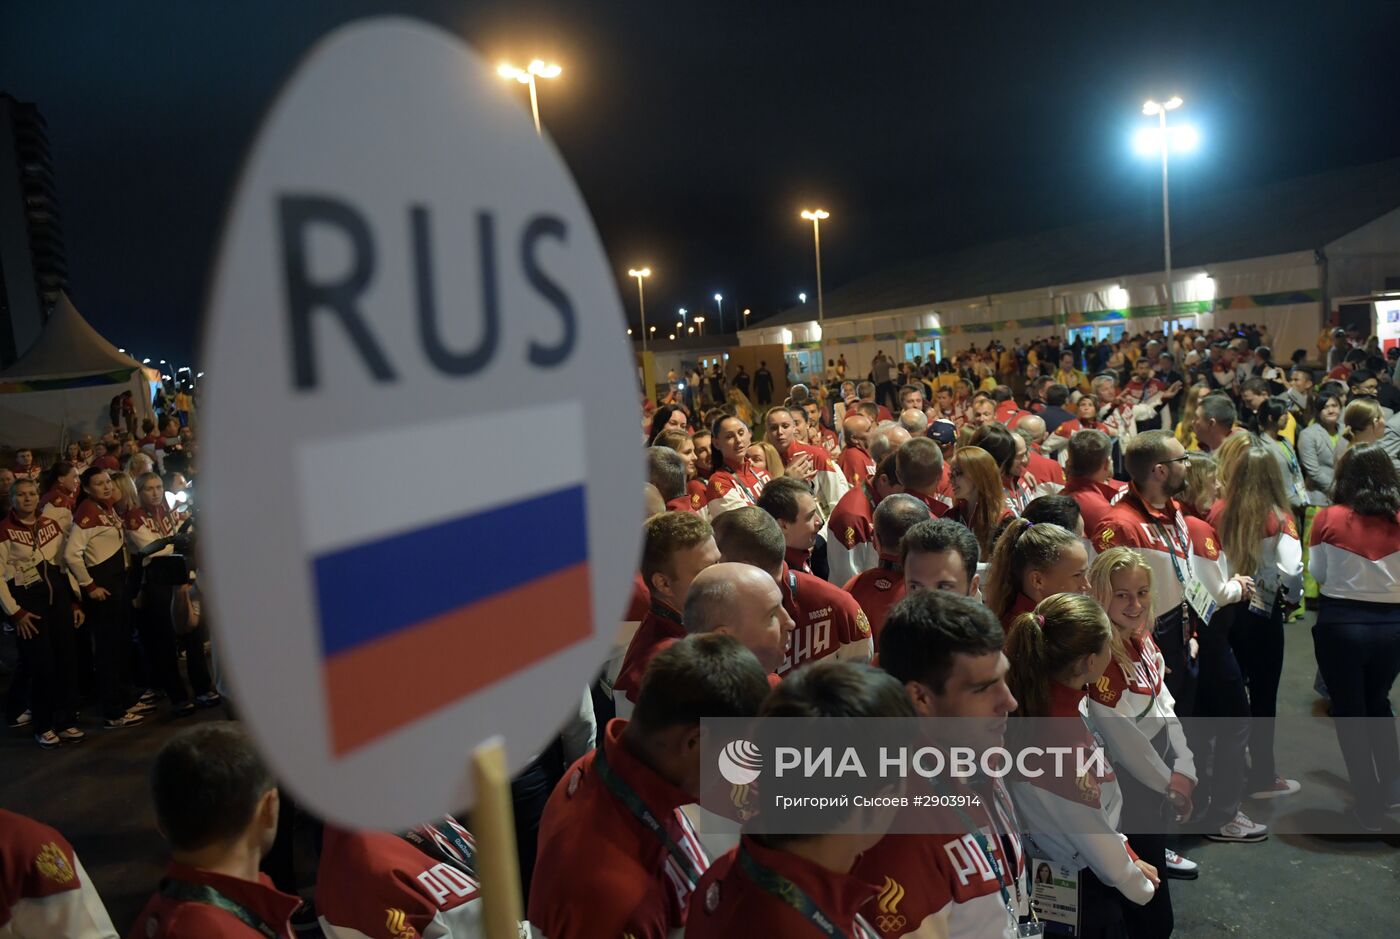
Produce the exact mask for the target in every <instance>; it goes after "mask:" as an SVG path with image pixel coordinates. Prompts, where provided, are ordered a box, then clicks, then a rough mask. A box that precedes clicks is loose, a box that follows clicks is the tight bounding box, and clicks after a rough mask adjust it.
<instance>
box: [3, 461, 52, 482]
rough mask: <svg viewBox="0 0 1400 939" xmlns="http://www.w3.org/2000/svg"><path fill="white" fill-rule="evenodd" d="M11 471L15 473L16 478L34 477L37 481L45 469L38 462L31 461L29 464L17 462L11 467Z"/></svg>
mask: <svg viewBox="0 0 1400 939" xmlns="http://www.w3.org/2000/svg"><path fill="white" fill-rule="evenodd" d="M10 472H12V473H14V474H15V479H32V480H34V481H35V482H38V481H39V477H40V476H42V475H44V471H43V470H42V469H40V468H39V464H38V463H30V464H29V465H28V466H20V465H18V464H16V465H15V466H14V467H12V468H11V469H10Z"/></svg>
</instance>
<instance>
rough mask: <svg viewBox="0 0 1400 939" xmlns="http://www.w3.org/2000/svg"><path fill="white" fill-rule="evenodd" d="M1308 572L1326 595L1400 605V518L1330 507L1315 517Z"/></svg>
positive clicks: (1340, 506)
mask: <svg viewBox="0 0 1400 939" xmlns="http://www.w3.org/2000/svg"><path fill="white" fill-rule="evenodd" d="M1308 570H1309V571H1311V572H1312V575H1313V579H1314V580H1316V581H1317V584H1318V589H1319V590H1320V591H1321V593H1322V595H1323V596H1324V597H1331V598H1333V599H1335V600H1362V601H1365V602H1367V603H1400V516H1398V517H1396V518H1384V517H1381V516H1378V515H1361V514H1359V513H1357V512H1356V511H1354V510H1353V509H1350V508H1348V507H1347V506H1344V505H1331V506H1328V507H1327V508H1325V509H1323V510H1322V511H1320V512H1318V513H1317V517H1316V518H1314V519H1313V525H1312V539H1311V541H1310V543H1309V546H1308Z"/></svg>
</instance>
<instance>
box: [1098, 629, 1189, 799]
mask: <svg viewBox="0 0 1400 939" xmlns="http://www.w3.org/2000/svg"><path fill="white" fill-rule="evenodd" d="M1127 645H1128V656H1129V658H1130V659H1131V660H1132V661H1131V664H1130V665H1129V666H1126V667H1125V666H1124V665H1122V664H1121V663H1119V662H1118V661H1116V660H1115V661H1112V662H1109V663H1108V668H1107V669H1105V670H1104V673H1103V677H1102V678H1100V679H1099V680H1098V681H1097V682H1095V683H1094V684H1092V685H1090V686H1089V693H1088V697H1087V698H1086V700H1087V702H1088V714H1089V723H1090V724H1091V725H1093V728H1094V729H1095V730H1096V731H1098V734H1099V737H1100V738H1101V739H1102V740H1103V742H1104V744H1105V745H1106V746H1107V747H1108V752H1109V756H1110V757H1112V759H1113V765H1114V766H1115V767H1116V768H1117V769H1118V770H1120V771H1123V770H1126V771H1127V772H1128V773H1129V774H1131V775H1132V777H1133V778H1134V779H1136V780H1137V781H1138V782H1140V783H1142V784H1143V785H1144V786H1146V787H1147V788H1149V789H1151V790H1152V791H1153V792H1160V793H1164V794H1165V793H1166V791H1167V789H1168V787H1170V788H1173V789H1178V790H1180V791H1181V792H1182V794H1184V795H1186V796H1187V797H1188V798H1189V797H1190V796H1191V793H1192V792H1193V791H1194V790H1195V788H1196V763H1195V759H1194V758H1193V757H1192V755H1191V747H1190V746H1189V745H1188V744H1187V742H1186V732H1185V731H1184V730H1183V729H1182V727H1181V721H1179V720H1178V719H1177V716H1176V700H1175V699H1174V698H1173V697H1172V693H1171V692H1170V691H1169V690H1167V686H1166V683H1165V682H1164V681H1163V679H1164V678H1165V677H1166V667H1167V666H1166V661H1165V660H1164V659H1163V658H1162V652H1161V650H1160V649H1158V648H1157V644H1156V643H1155V642H1153V641H1152V637H1151V636H1150V635H1146V636H1143V637H1142V638H1141V639H1136V640H1131V641H1129V642H1128V644H1127ZM1164 730H1165V731H1166V734H1167V738H1168V740H1169V741H1170V742H1171V754H1172V764H1171V765H1170V766H1168V765H1167V764H1166V763H1165V762H1163V760H1162V758H1161V756H1159V755H1158V753H1157V750H1156V749H1154V748H1153V746H1152V741H1153V740H1155V739H1156V738H1157V735H1158V734H1160V733H1162V732H1163V731H1164ZM1173 777H1181V778H1180V779H1177V780H1175V784H1173V782H1174V781H1173Z"/></svg>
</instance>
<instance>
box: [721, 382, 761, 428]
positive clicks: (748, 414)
mask: <svg viewBox="0 0 1400 939" xmlns="http://www.w3.org/2000/svg"><path fill="white" fill-rule="evenodd" d="M725 398H726V400H727V401H728V403H729V404H731V405H733V406H734V414H735V416H736V417H738V418H739V419H740V420H742V421H743V422H744V423H745V424H748V425H749V426H750V427H752V426H753V422H754V417H755V414H754V409H753V405H752V404H750V403H749V399H748V397H747V396H746V395H745V394H744V393H743V392H742V391H740V390H739V389H738V388H730V389H729V391H728V393H727V394H726V395H725Z"/></svg>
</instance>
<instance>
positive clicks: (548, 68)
mask: <svg viewBox="0 0 1400 939" xmlns="http://www.w3.org/2000/svg"><path fill="white" fill-rule="evenodd" d="M563 71H564V70H563V69H562V68H560V67H559V66H557V65H554V64H552V63H551V64H549V65H546V64H544V63H543V62H541V61H540V60H539V59H535V60H534V61H533V62H531V63H530V64H529V65H527V66H526V67H525V68H523V69H520V68H516V67H515V66H514V65H507V64H505V63H502V64H501V66H500V67H499V68H498V69H496V74H498V75H500V76H501V77H502V78H513V79H515V80H516V81H518V82H520V84H522V85H529V86H530V111H531V112H532V113H533V114H534V115H535V133H536V134H540V135H541V136H543V133H544V132H543V131H541V130H540V98H539V94H538V92H536V91H535V79H536V78H558V77H559V74H560V73H561V72H563Z"/></svg>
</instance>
